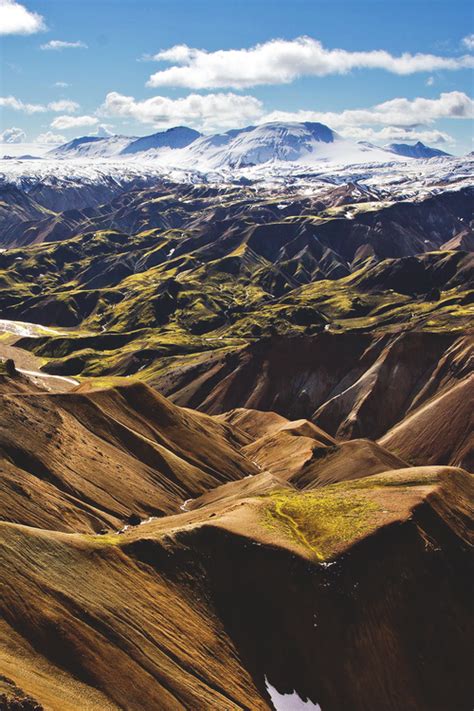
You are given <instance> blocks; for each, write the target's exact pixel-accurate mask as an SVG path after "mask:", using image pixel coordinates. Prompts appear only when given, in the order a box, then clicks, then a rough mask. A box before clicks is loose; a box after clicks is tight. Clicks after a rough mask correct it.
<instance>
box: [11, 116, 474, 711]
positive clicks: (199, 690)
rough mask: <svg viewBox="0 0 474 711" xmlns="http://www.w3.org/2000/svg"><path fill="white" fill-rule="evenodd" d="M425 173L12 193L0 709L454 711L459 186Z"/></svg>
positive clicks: (467, 693) (461, 568) (464, 326)
mask: <svg viewBox="0 0 474 711" xmlns="http://www.w3.org/2000/svg"><path fill="white" fill-rule="evenodd" d="M308 130H309V129H308ZM311 130H315V129H314V128H312V129H311ZM183 131H184V129H183V130H181V129H180V130H178V132H177V133H173V134H172V135H168V136H165V137H163V136H160V137H159V138H155V137H145V138H144V139H138V140H137V141H135V142H132V143H131V144H128V143H127V144H126V146H125V148H124V145H122V143H123V141H122V143H120V146H121V147H120V150H121V151H122V150H125V149H126V150H127V151H128V152H129V153H131V154H132V155H135V154H136V153H140V152H141V151H142V150H144V151H148V150H150V149H152V150H156V145H155V144H156V142H157V141H158V144H159V147H160V146H161V147H162V145H165V144H163V141H168V142H169V143H170V142H171V143H172V144H174V146H175V148H173V150H174V149H176V150H190V148H191V147H192V146H194V149H193V150H196V146H198V148H199V146H201V147H202V145H203V142H204V140H205V139H203V138H202V137H199V136H194V135H189V134H185V133H183ZM318 131H319V133H318V139H317V140H318V141H321V142H322V143H324V144H326V143H328V144H331V143H332V142H334V141H336V142H337V138H334V137H332V136H331V135H329V134H323V133H321V129H318ZM115 138H116V137H115ZM237 138H238V139H239V140H244V142H245V150H254V148H252V145H253V144H252V141H253V140H254V139H255V136H253V137H252V136H250V137H249V136H248V135H247V134H245V135H244V136H243V137H242V136H240V138H239V137H237ZM313 138H314V136H313ZM151 139H153V140H151ZM250 139H252V140H250ZM326 139H327V140H326ZM188 140H189V143H186V141H188ZM236 140H237V139H236V137H235V136H234V135H232V136H230V137H228V140H227V143H226V146H227V149H228V150H232V151H234V150H236V148H235V146H236V145H239V144H238V142H237V143H236ZM306 140H307V139H306V138H305V141H306ZM140 141H144V143H140ZM160 141H161V144H160ZM183 142H184V143H183ZM92 143H96V142H92ZM115 143H116V144H117V145H118V143H117V141H115ZM134 143H135V144H137V143H138V146H137V145H134ZM117 145H116V147H117ZM269 145H270V144H268V143H267V144H265V145H264V146H263V147H262V149H261V150H262V151H264V152H265V151H268V150H269V147H268V146H269ZM84 146H87V142H85V143H84V142H81V143H79V144H77V146H75V147H74V150H82V151H84V150H85V148H84ZM300 147H301V146H300ZM168 148H169V146H168ZM415 148H416V147H415ZM423 148H426V147H423ZM393 150H395V149H393ZM417 151H418V152H421V153H423V151H422V150H421V148H420V147H419V146H418V148H417ZM265 155H266V153H265ZM76 160H78V161H80V159H79V158H77V159H76ZM412 160H413V161H415V162H417V164H418V165H419V166H420V167H419V168H418V173H419V175H420V174H421V175H425V177H426V174H427V172H430V171H431V173H430V175H431V177H430V179H429V181H428V182H425V189H423V190H421V189H420V190H419V191H418V193H417V196H416V198H413V196H412V194H411V192H410V188H409V182H410V181H409V180H408V177H407V176H408V174H409V173H408V172H407V173H406V175H405V179H404V180H405V182H403V181H402V182H398V183H397V185H398V187H395V183H396V181H395V179H394V178H393V176H394V171H392V178H393V185H391V186H389V184H388V183H387V182H386V181H385V179H382V178H381V176H382V175H385V173H384V172H383V170H385V169H382V172H380V170H379V168H377V173H376V171H375V169H374V171H372V172H370V171H369V174H366V177H367V175H369V177H367V180H365V179H363V178H362V177H361V175H359V177H357V176H356V174H355V173H356V171H355V169H351V173H350V178H348V174H346V179H345V180H342V179H341V180H339V181H336V180H332V181H329V180H325V179H322V178H321V176H319V178H317V177H316V176H315V175H314V174H313V175H311V177H310V178H305V177H303V176H302V175H301V173H300V174H299V177H298V178H297V179H295V181H294V182H291V181H290V182H289V181H288V180H286V179H285V181H280V182H279V178H278V172H275V176H277V177H276V182H275V183H274V184H273V185H270V184H269V182H268V180H267V178H268V175H267V178H266V179H265V181H266V182H265V181H263V182H260V181H259V180H257V179H255V173H254V176H253V178H252V180H250V179H248V180H243V177H245V176H244V175H243V173H242V172H240V173H239V174H238V175H237V178H238V179H237V180H236V181H235V182H232V181H221V180H219V181H212V180H210V179H208V180H202V181H197V180H196V179H195V178H196V175H194V176H193V180H187V181H182V180H179V181H178V180H177V179H176V176H174V179H173V178H172V176H170V175H163V174H160V175H156V174H155V175H153V174H152V173H151V172H150V173H147V172H146V171H143V172H142V174H141V175H133V174H128V175H125V173H123V174H122V176H121V178H120V179H116V176H114V174H113V170H112V169H109V172H108V173H107V175H102V176H101V179H100V180H96V179H95V178H94V179H93V180H89V179H88V180H86V179H85V178H84V175H82V176H80V177H77V176H76V177H75V178H70V179H69V180H68V181H64V179H63V178H62V177H61V175H60V174H59V175H58V176H56V178H57V179H56V180H52V179H42V178H41V177H40V175H39V174H38V175H37V176H36V177H34V175H33V174H34V171H35V170H37V168H36V164H37V162H36V161H35V167H34V168H32V171H31V175H30V176H29V177H28V179H25V178H24V177H18V175H19V174H17V177H16V178H15V176H14V175H13V173H14V172H15V171H14V170H13V173H11V174H10V178H9V179H8V180H4V181H3V182H2V184H1V186H0V249H1V251H0V360H1V363H0V403H1V413H2V417H1V418H0V492H1V495H0V539H1V545H0V559H1V571H2V574H1V576H0V629H1V634H0V709H1V710H2V711H4V710H5V711H13V710H18V711H77V709H89V710H90V711H104V710H106V709H107V710H108V709H110V710H112V709H114V710H115V709H117V710H118V709H127V710H130V711H143V709H150V710H151V709H160V710H161V709H164V710H170V711H174V710H178V709H193V710H194V709H196V711H197V710H201V709H202V710H207V709H212V710H214V709H215V710H219V711H220V710H221V709H222V710H224V709H225V710H226V711H227V710H228V709H229V710H230V709H236V710H237V709H252V711H253V710H254V709H255V710H257V709H262V711H263V710H264V709H270V710H271V709H274V710H276V711H287V709H293V708H304V709H308V710H310V709H313V710H314V709H320V711H321V710H322V711H345V710H346V709H352V710H353V711H401V710H402V709H403V711H451V710H456V711H471V709H472V700H473V697H474V688H473V685H472V681H471V679H472V674H471V670H470V667H471V661H472V657H473V653H474V649H473V643H472V640H473V639H474V629H473V625H472V619H473V616H472V599H473V590H472V580H473V579H474V576H473V573H474V570H473V558H472V545H473V528H472V519H473V499H474V484H473V474H472V472H473V471H474V454H473V452H474V446H473V445H474V435H473V427H472V424H473V423H472V404H471V403H472V399H473V385H474V380H473V374H472V364H473V337H472V317H473V305H472V304H473V298H474V286H473V270H474V260H473V255H472V251H473V245H474V241H473V240H474V236H473V224H474V223H473V215H472V205H473V188H472V180H471V185H470V184H469V178H468V175H467V174H466V173H464V172H463V170H464V169H463V168H460V164H459V163H458V164H457V165H458V167H457V169H456V170H455V175H454V176H451V178H449V180H448V179H446V180H441V179H440V174H439V170H438V172H437V176H438V177H437V180H436V181H435V179H434V175H435V173H436V171H435V170H434V169H432V168H431V167H429V166H428V164H429V163H430V162H431V161H434V163H433V164H432V165H437V166H438V168H439V166H440V165H442V164H443V163H442V162H443V161H444V162H445V163H444V164H445V165H446V166H448V165H449V166H451V168H450V170H451V169H452V168H453V165H454V163H455V159H452V158H450V157H443V156H441V157H440V156H437V157H436V156H435V157H433V158H427V157H426V156H425V155H423V156H422V157H421V158H413V159H412ZM4 162H8V161H4ZM20 162H21V161H20ZM12 163H16V162H15V161H12ZM58 163H61V160H60V159H59V158H58ZM423 166H425V167H423ZM236 169H237V168H236ZM239 170H241V171H244V172H245V170H246V169H245V168H242V167H240V168H239ZM252 170H255V166H254V168H253V169H252ZM358 170H359V171H360V168H359V169H358ZM447 170H448V169H447V168H446V171H447ZM40 172H41V171H40ZM132 172H133V171H132ZM94 175H95V176H97V173H95V174H94ZM375 175H377V179H375ZM444 175H445V177H446V175H447V172H445V173H444ZM181 177H182V176H181ZM280 177H281V174H280ZM286 177H288V175H287V176H286ZM333 177H334V176H333ZM418 179H419V178H418ZM308 181H309V183H308ZM308 184H309V185H310V187H308ZM418 185H419V184H418ZM412 189H413V190H415V188H414V187H412Z"/></svg>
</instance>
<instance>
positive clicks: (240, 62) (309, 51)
mask: <svg viewBox="0 0 474 711" xmlns="http://www.w3.org/2000/svg"><path fill="white" fill-rule="evenodd" d="M153 59H154V60H156V61H164V62H171V63H173V64H174V66H172V67H169V68H168V69H163V70H160V71H158V72H155V73H154V74H152V75H151V77H150V79H149V80H148V83H147V84H148V86H151V87H157V86H176V87H185V88H188V89H215V88H223V87H232V88H235V89H243V88H246V87H250V86H257V85H259V84H286V83H289V82H291V81H293V80H295V79H297V78H298V77H302V76H326V75H329V74H345V73H347V72H349V71H351V70H352V69H383V70H385V71H388V72H393V73H394V74H401V75H405V74H413V73H415V72H433V71H437V70H440V69H450V70H454V69H461V68H463V67H473V66H474V57H471V56H463V57H440V56H437V55H433V54H409V53H404V54H401V55H399V56H393V55H392V54H390V53H389V52H387V51H385V50H372V51H369V52H348V51H347V50H344V49H326V48H325V47H323V45H322V44H321V42H318V41H317V40H314V39H312V38H311V37H298V38H297V39H295V40H282V39H276V40H272V41H270V42H265V43H264V44H259V45H256V46H255V47H251V48H250V49H231V50H218V51H216V52H207V51H205V50H202V49H193V48H191V47H188V46H187V45H176V46H174V47H171V48H170V49H167V50H163V51H161V52H158V54H156V55H154V57H153Z"/></svg>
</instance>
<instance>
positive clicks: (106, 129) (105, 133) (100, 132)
mask: <svg viewBox="0 0 474 711" xmlns="http://www.w3.org/2000/svg"><path fill="white" fill-rule="evenodd" d="M111 128H112V127H111V126H110V124H105V123H101V124H100V126H97V131H94V133H93V134H92V135H93V136H98V137H99V138H109V136H113V135H114V132H113V131H111V130H110V129H111Z"/></svg>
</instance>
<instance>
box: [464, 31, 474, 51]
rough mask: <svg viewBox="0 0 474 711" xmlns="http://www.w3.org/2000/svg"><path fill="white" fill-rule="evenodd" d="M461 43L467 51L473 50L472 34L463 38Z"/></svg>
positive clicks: (473, 40)
mask: <svg viewBox="0 0 474 711" xmlns="http://www.w3.org/2000/svg"><path fill="white" fill-rule="evenodd" d="M462 43H463V45H464V46H465V47H466V48H467V49H470V50H472V49H474V33H473V34H470V35H467V36H466V37H463V38H462Z"/></svg>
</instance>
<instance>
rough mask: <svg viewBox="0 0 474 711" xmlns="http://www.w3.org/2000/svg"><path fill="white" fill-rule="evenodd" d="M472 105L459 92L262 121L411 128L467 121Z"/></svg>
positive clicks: (274, 115) (279, 113) (276, 114)
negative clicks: (316, 122) (443, 120)
mask: <svg viewBox="0 0 474 711" xmlns="http://www.w3.org/2000/svg"><path fill="white" fill-rule="evenodd" d="M473 115H474V102H473V100H472V99H471V98H470V97H468V96H467V95H466V94H464V93H463V92H462V91H451V92H446V93H442V94H440V95H439V97H438V98H437V99H424V98H422V97H418V98H416V99H406V98H397V99H391V100H390V101H384V102H383V103H381V104H376V105H375V106H372V107H371V108H368V109H348V110H346V111H341V112H340V113H335V112H331V111H296V112H290V111H272V112H271V113H269V114H265V115H264V116H262V117H261V118H260V123H261V122H262V121H320V122H321V123H325V124H327V125H328V126H330V127H331V128H333V129H335V130H341V129H344V128H346V127H347V126H364V125H369V126H371V125H380V124H382V125H387V126H399V127H403V126H404V127H406V128H409V127H413V126H420V125H425V124H430V123H433V122H434V121H437V120H439V119H470V118H473Z"/></svg>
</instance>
